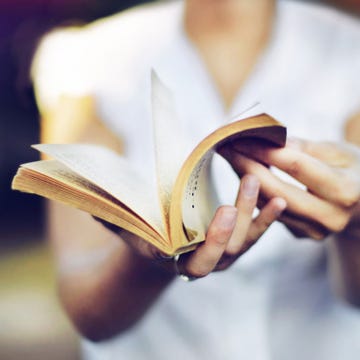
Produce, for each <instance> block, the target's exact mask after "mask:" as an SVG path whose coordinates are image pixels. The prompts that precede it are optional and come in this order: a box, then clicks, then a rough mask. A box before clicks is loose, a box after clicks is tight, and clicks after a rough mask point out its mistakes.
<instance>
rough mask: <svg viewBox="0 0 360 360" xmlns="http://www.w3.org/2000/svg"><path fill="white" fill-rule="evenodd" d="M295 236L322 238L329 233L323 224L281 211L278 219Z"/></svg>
mask: <svg viewBox="0 0 360 360" xmlns="http://www.w3.org/2000/svg"><path fill="white" fill-rule="evenodd" d="M279 220H280V221H281V222H282V223H283V224H284V225H285V226H286V227H287V228H288V229H289V230H290V231H291V233H292V234H293V235H295V236H296V237H297V238H311V239H314V240H323V239H324V238H325V237H326V236H327V235H329V233H330V232H329V230H328V229H326V228H325V227H324V226H322V225H320V224H318V223H315V222H314V221H311V220H309V219H305V218H301V217H299V216H296V215H293V214H291V213H289V212H287V211H285V212H283V213H282V215H281V216H280V219H279Z"/></svg>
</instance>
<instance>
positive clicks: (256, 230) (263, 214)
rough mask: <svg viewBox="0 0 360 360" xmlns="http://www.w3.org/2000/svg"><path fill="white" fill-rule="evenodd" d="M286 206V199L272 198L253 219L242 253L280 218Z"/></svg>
mask: <svg viewBox="0 0 360 360" xmlns="http://www.w3.org/2000/svg"><path fill="white" fill-rule="evenodd" d="M285 208H286V201H285V200H284V199H282V198H279V197H276V198H273V199H271V200H270V201H269V202H268V203H267V204H266V205H265V206H264V207H263V208H262V209H261V211H260V213H259V215H258V216H257V217H256V218H255V219H254V220H253V222H252V224H251V226H250V229H249V231H248V234H247V236H246V241H245V243H244V245H243V247H242V249H241V253H242V252H244V251H247V250H248V249H249V248H250V247H251V246H253V245H254V244H255V243H256V242H257V240H258V239H259V238H260V237H261V236H262V235H263V234H264V232H265V231H266V230H267V229H268V228H269V227H270V225H271V224H272V223H273V222H274V221H275V220H277V219H278V218H279V216H280V215H281V213H282V212H283V211H284V210H285Z"/></svg>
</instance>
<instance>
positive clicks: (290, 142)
mask: <svg viewBox="0 0 360 360" xmlns="http://www.w3.org/2000/svg"><path fill="white" fill-rule="evenodd" d="M286 147H289V148H291V149H294V150H301V141H300V140H299V139H297V138H294V137H289V138H287V139H286Z"/></svg>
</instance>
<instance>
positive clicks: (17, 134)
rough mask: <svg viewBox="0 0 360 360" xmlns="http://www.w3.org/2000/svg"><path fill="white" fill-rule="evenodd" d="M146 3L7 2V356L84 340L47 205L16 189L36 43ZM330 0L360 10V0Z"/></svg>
mask: <svg viewBox="0 0 360 360" xmlns="http://www.w3.org/2000/svg"><path fill="white" fill-rule="evenodd" d="M299 1H300V0H299ZM303 1H305V0H303ZM308 1H310V0H308ZM144 2H147V1H146V0H142V1H141V0H127V1H124V0H117V1H116V0H0V324H1V326H0V360H15V359H16V360H20V359H25V358H26V359H27V360H32V359H36V360H47V359H51V360H57V359H66V360H75V359H80V352H79V345H78V338H77V336H76V333H75V331H74V330H73V329H72V327H71V325H70V324H69V323H68V321H67V320H66V318H65V316H64V315H63V313H62V311H61V308H60V306H59V304H58V302H57V298H56V288H55V277H54V270H53V264H52V260H51V254H50V251H49V249H48V247H47V243H46V229H45V211H44V204H43V202H42V200H41V199H40V198H38V197H35V196H31V195H25V194H21V193H17V192H12V191H11V190H10V183H11V178H12V177H13V175H14V174H15V172H16V169H17V167H18V165H19V164H21V163H24V162H28V161H33V160H36V159H37V153H36V152H35V151H32V150H30V148H29V147H30V145H31V144H34V143H37V142H38V132H39V116H38V112H37V109H36V104H35V100H34V95H33V89H32V86H31V82H30V79H29V68H30V64H31V59H32V55H33V53H34V51H35V49H36V44H37V43H38V41H39V39H40V38H41V36H42V35H43V34H45V33H46V32H47V31H49V30H50V29H52V28H54V27H56V26H64V25H68V24H69V25H70V24H74V23H77V24H79V23H87V22H90V21H93V20H95V19H97V18H99V17H103V16H107V15H110V14H112V13H115V12H118V11H121V10H123V9H126V8H128V7H130V6H134V5H137V4H140V3H144ZM323 2H324V1H323ZM327 2H328V3H330V4H331V6H337V7H340V8H341V10H342V11H347V12H349V13H351V14H353V15H358V14H360V0H343V1H340V0H329V1H327ZM354 46H356V45H355V44H354Z"/></svg>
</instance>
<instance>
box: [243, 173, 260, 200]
mask: <svg viewBox="0 0 360 360" xmlns="http://www.w3.org/2000/svg"><path fill="white" fill-rule="evenodd" d="M243 191H244V195H245V196H246V197H249V198H252V197H254V196H256V195H257V193H258V191H259V180H258V179H257V177H256V176H254V175H247V177H246V178H244V185H243Z"/></svg>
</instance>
